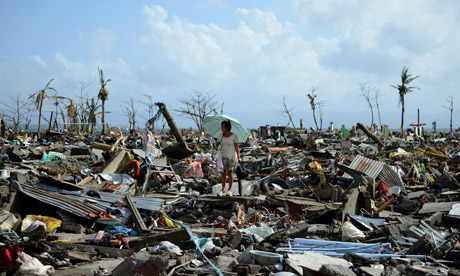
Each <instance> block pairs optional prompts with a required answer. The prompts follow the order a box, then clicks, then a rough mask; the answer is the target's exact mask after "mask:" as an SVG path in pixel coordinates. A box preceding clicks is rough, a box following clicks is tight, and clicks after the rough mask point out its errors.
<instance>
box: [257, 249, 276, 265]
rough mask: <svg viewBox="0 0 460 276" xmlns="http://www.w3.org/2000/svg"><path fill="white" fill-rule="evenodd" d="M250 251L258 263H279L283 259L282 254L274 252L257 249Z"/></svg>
mask: <svg viewBox="0 0 460 276" xmlns="http://www.w3.org/2000/svg"><path fill="white" fill-rule="evenodd" d="M250 253H251V255H253V256H254V258H255V259H256V262H257V263H258V264H259V265H275V264H279V263H281V261H282V260H283V255H280V254H276V253H271V252H265V251H257V250H251V251H250Z"/></svg>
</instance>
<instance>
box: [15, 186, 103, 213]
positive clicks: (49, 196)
mask: <svg viewBox="0 0 460 276" xmlns="http://www.w3.org/2000/svg"><path fill="white" fill-rule="evenodd" d="M16 184H17V185H18V189H19V190H20V191H21V192H23V193H24V194H26V195H27V196H30V197H32V198H35V199H37V200H39V201H41V202H43V203H46V204H49V205H51V206H54V207H57V208H60V209H62V210H65V211H67V212H69V213H72V214H75V215H77V216H79V217H89V216H88V213H92V214H99V213H101V212H105V210H104V209H101V208H99V207H96V206H93V205H91V204H89V203H87V202H84V201H80V200H72V199H70V198H68V197H66V196H63V195H61V194H58V193H54V192H48V191H45V190H42V189H38V188H36V187H34V186H32V185H30V184H20V183H19V182H16Z"/></svg>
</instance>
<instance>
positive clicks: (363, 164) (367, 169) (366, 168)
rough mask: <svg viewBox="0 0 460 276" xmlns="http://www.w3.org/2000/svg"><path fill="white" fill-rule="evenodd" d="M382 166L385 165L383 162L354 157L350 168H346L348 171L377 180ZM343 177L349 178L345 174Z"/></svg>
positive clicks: (360, 156) (359, 156)
mask: <svg viewBox="0 0 460 276" xmlns="http://www.w3.org/2000/svg"><path fill="white" fill-rule="evenodd" d="M384 165H385V163H383V162H379V161H375V160H371V159H369V158H366V157H364V156H362V155H358V156H356V157H355V159H353V162H351V164H350V166H348V167H349V168H350V169H353V170H357V171H360V172H362V173H364V174H366V175H368V176H370V177H372V178H377V176H378V175H379V173H380V172H381V171H382V169H383V166H384ZM344 177H347V178H350V177H351V176H350V175H348V174H345V175H344Z"/></svg>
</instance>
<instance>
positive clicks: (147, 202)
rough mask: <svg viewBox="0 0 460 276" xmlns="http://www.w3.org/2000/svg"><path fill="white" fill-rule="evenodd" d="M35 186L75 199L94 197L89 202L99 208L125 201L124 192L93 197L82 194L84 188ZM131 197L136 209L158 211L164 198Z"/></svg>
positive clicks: (101, 193) (103, 193) (104, 193)
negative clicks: (93, 201)
mask: <svg viewBox="0 0 460 276" xmlns="http://www.w3.org/2000/svg"><path fill="white" fill-rule="evenodd" d="M35 187H37V188H40V189H44V190H47V191H53V192H57V193H61V194H62V195H63V196H66V197H68V198H72V199H76V200H85V198H90V199H93V200H94V199H95V200H96V203H91V204H93V205H95V206H99V207H100V208H109V207H110V206H111V205H112V204H113V203H114V202H116V201H117V200H119V199H121V200H123V201H126V200H125V195H124V194H117V193H106V192H98V193H99V195H100V196H101V198H94V197H89V196H86V195H85V194H84V192H85V191H84V190H83V191H66V190H63V189H60V188H58V187H56V186H52V185H48V184H44V183H37V184H36V185H35ZM82 192H83V193H82ZM132 198H133V201H134V203H135V204H136V207H137V208H138V209H143V210H148V211H153V212H157V211H159V210H160V209H161V207H162V206H163V204H164V199H161V198H151V197H140V196H133V197H132Z"/></svg>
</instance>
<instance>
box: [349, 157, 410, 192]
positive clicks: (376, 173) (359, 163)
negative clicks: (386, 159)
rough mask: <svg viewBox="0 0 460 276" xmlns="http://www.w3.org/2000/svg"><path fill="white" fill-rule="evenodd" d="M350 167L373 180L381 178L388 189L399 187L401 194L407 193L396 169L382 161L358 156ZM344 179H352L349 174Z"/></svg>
mask: <svg viewBox="0 0 460 276" xmlns="http://www.w3.org/2000/svg"><path fill="white" fill-rule="evenodd" d="M348 167H349V168H350V169H353V170H356V171H359V172H362V173H364V174H366V175H367V176H370V177H372V178H377V177H379V178H380V179H382V180H383V181H385V183H387V185H388V187H390V188H391V187H393V186H399V187H400V188H401V192H403V193H406V189H405V187H404V183H403V181H402V179H401V176H400V175H399V173H398V172H397V168H396V167H392V166H389V165H388V164H386V163H383V162H380V161H375V160H371V159H369V158H366V157H364V156H362V155H358V156H356V157H355V159H353V162H351V164H350V166H348ZM344 177H347V178H351V176H350V175H349V174H344Z"/></svg>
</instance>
